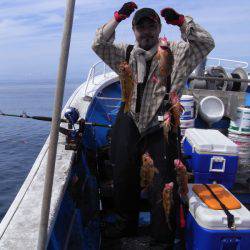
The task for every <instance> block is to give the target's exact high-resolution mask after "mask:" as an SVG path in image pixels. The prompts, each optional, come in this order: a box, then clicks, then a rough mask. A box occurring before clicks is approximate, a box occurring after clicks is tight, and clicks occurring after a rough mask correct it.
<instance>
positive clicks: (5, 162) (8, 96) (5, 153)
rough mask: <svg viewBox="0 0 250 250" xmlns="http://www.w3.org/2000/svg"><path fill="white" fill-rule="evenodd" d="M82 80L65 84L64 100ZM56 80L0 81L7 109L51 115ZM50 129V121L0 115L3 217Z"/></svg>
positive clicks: (1, 101) (1, 99) (3, 106)
mask: <svg viewBox="0 0 250 250" xmlns="http://www.w3.org/2000/svg"><path fill="white" fill-rule="evenodd" d="M79 82H80V81H78V82H77V81H74V82H69V83H67V84H66V86H65V95H64V103H65V102H66V101H67V99H68V98H69V96H70V95H71V94H72V93H73V91H74V90H75V89H76V88H77V87H78V86H79ZM54 91H55V81H27V82H21V81H12V82H8V81H4V82H0V110H1V111H2V112H4V113H11V114H18V115H19V114H21V113H22V112H23V111H25V112H27V114H28V115H30V116H35V115H38V116H51V114H52V110H53V103H54ZM49 130H50V122H44V121H37V120H32V119H21V118H13V117H4V116H0V221H1V220H2V218H3V216H4V215H5V213H6V212H7V210H8V208H9V206H10V205H11V203H12V201H13V200H14V198H15V196H16V194H17V192H18V190H19V189H20V187H21V185H22V183H23V182H24V180H25V178H26V176H27V175H28V173H29V171H30V169H31V167H32V165H33V163H34V161H35V159H36V157H37V155H38V154H39V152H40V150H41V148H42V146H43V144H44V142H45V140H46V138H47V136H48V134H49Z"/></svg>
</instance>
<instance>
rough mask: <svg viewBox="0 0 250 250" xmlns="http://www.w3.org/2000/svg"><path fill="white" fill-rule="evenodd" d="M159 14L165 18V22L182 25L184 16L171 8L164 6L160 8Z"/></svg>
mask: <svg viewBox="0 0 250 250" xmlns="http://www.w3.org/2000/svg"><path fill="white" fill-rule="evenodd" d="M161 16H162V17H164V18H165V20H166V22H167V24H172V25H178V26H182V24H183V23H184V20H185V17H184V16H183V15H181V14H179V13H178V12H176V11H175V10H174V9H172V8H165V9H163V10H161Z"/></svg>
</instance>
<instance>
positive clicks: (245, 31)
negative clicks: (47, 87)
mask: <svg viewBox="0 0 250 250" xmlns="http://www.w3.org/2000/svg"><path fill="white" fill-rule="evenodd" d="M125 2H126V1H118V0H106V1H104V0H76V6H75V18H74V26H73V33H72V41H71V48H70V57H69V65H68V75H67V78H68V80H71V79H77V80H79V81H84V80H86V77H87V73H88V70H89V69H90V67H91V65H93V64H94V63H95V62H97V61H99V59H98V57H97V56H96V55H95V54H94V52H93V51H92V50H91V43H92V41H93V37H94V34H95V30H96V29H97V28H98V27H99V26H101V25H102V24H104V23H105V22H107V21H108V20H109V19H110V18H112V16H113V13H114V11H116V10H119V9H120V8H121V6H122V5H123V4H124V3H125ZM136 3H137V5H138V7H139V8H142V7H151V8H154V9H155V10H156V11H157V12H158V13H159V12H160V10H161V9H162V8H164V7H173V8H175V9H176V10H177V11H178V12H179V13H182V14H184V15H189V16H192V17H193V18H194V20H195V22H197V23H199V24H200V25H202V26H203V27H204V28H205V29H207V30H208V31H209V32H210V33H211V34H212V36H213V38H214V40H215V44H216V47H215V49H214V50H213V51H212V52H211V53H210V56H211V57H220V58H226V59H233V60H242V61H246V62H248V63H250V25H249V24H250V14H249V13H250V1H249V0H237V1H236V0H207V1H204V0H189V1H184V0H182V1H181V0H169V1H168V0H154V1H153V0H143V1H142V0H141V1H136ZM65 6H66V0H35V1H34V0H12V1H9V0H0V81H1V80H2V81H3V80H6V81H8V80H20V81H28V80H31V81H36V80H51V79H52V80H53V79H55V78H56V75H57V70H58V62H59V56H60V44H61V37H62V30H63V22H64V13H65ZM131 20H132V17H131V18H129V19H127V20H125V21H123V22H122V23H121V24H120V25H119V26H118V28H117V34H116V38H117V42H126V43H132V44H133V43H134V40H135V39H134V35H133V32H132V29H131ZM162 23H163V28H162V35H165V36H166V37H167V38H168V39H169V40H179V39H181V38H180V31H179V29H178V28H177V27H174V26H171V25H167V24H166V23H165V21H164V20H162ZM248 69H249V68H248ZM249 71H250V70H249Z"/></svg>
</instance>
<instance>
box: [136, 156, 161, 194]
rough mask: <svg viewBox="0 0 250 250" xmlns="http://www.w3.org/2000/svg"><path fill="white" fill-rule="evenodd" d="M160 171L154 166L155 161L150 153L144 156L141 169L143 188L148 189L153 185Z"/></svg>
mask: <svg viewBox="0 0 250 250" xmlns="http://www.w3.org/2000/svg"><path fill="white" fill-rule="evenodd" d="M158 173H159V170H158V169H157V168H156V167H155V166H154V161H153V159H152V158H151V156H150V154H149V153H148V152H146V153H144V154H143V155H142V167H141V173H140V176H141V182H140V185H141V187H142V188H144V189H147V188H148V187H149V186H150V185H151V184H152V183H153V179H154V176H155V174H158Z"/></svg>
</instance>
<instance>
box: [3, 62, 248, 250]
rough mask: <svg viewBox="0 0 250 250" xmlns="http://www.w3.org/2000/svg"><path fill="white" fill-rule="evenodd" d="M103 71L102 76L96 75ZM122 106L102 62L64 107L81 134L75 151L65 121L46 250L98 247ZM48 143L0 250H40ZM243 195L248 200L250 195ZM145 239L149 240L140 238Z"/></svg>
mask: <svg viewBox="0 0 250 250" xmlns="http://www.w3.org/2000/svg"><path fill="white" fill-rule="evenodd" d="M100 68H101V69H102V73H101V74H98V73H96V72H100V70H98V69H100ZM120 104H121V87H120V82H119V77H118V75H116V73H114V72H113V71H112V70H109V69H108V67H107V66H106V65H104V64H103V63H102V62H98V63H97V64H95V65H94V66H93V67H92V68H91V69H90V71H89V74H88V78H87V80H86V82H85V83H83V84H81V85H80V86H79V87H78V88H77V89H76V90H75V92H74V93H73V94H72V96H71V97H70V98H69V100H68V102H67V103H66V105H65V107H64V109H63V111H62V118H63V116H64V114H65V113H67V110H68V108H69V107H71V108H74V109H75V110H77V113H78V115H79V119H78V118H77V120H82V122H83V123H82V124H72V125H74V126H77V129H80V132H81V133H82V135H81V138H80V141H78V143H79V145H78V146H77V147H74V146H75V145H74V143H76V140H74V138H71V139H72V140H71V141H70V140H69V137H70V136H69V133H67V130H70V131H73V130H71V129H69V127H70V126H71V125H70V126H69V125H68V124H67V123H61V132H62V133H60V136H59V141H58V151H57V158H56V166H55V174H54V185H53V192H52V199H51V209H50V217H49V224H48V239H49V240H48V248H47V249H100V245H101V242H102V239H101V233H100V232H101V224H102V223H103V222H102V221H101V217H102V216H103V214H105V209H106V210H107V209H111V208H112V175H111V174H110V173H109V171H110V168H111V166H110V162H109V155H108V149H109V146H110V135H109V133H110V129H111V126H112V125H113V124H114V122H115V118H116V115H117V112H118V110H119V107H120ZM71 127H72V126H71ZM65 131H66V132H65ZM66 138H67V139H66ZM48 140H49V138H48V139H47V141H46V142H45V144H44V146H43V148H42V150H41V152H40V153H39V155H38V157H37V159H36V161H35V163H34V165H33V167H32V169H31V170H30V173H29V175H28V176H27V178H26V180H25V181H24V183H23V185H22V187H21V188H20V190H19V192H18V194H17V196H16V198H15V200H14V201H13V203H12V205H11V206H10V208H9V210H8V212H7V213H6V215H5V217H4V218H3V220H2V222H1V224H0V249H36V247H37V239H38V232H39V222H40V220H39V218H40V210H41V205H42V199H41V197H42V191H43V183H44V178H45V166H46V163H47V156H48ZM66 149H67V150H66ZM93 166H94V167H93ZM76 176H77V178H79V177H80V176H82V178H81V180H79V179H77V181H75V179H76ZM78 182H79V183H81V187H82V188H81V190H79V188H78V187H77V186H78ZM242 195H243V194H242ZM244 195H246V196H248V197H249V196H250V194H249V193H248V194H246V193H244ZM98 197H99V198H100V197H101V199H99V198H98ZM111 217H112V216H111ZM109 219H110V218H109ZM111 220H112V218H111ZM148 220H149V218H148V213H146V212H145V211H144V212H143V213H141V218H140V221H141V223H142V224H143V223H146V222H148ZM143 240H144V241H145V238H141V241H142V242H143ZM126 244H128V243H126ZM131 244H134V242H133V243H131ZM140 244H142V243H140ZM107 249H108V248H107ZM110 249H111V248H110ZM124 249H125V248H124Z"/></svg>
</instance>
